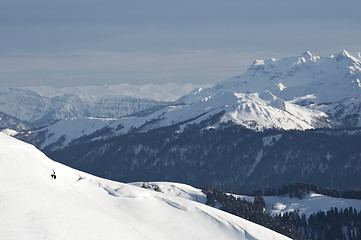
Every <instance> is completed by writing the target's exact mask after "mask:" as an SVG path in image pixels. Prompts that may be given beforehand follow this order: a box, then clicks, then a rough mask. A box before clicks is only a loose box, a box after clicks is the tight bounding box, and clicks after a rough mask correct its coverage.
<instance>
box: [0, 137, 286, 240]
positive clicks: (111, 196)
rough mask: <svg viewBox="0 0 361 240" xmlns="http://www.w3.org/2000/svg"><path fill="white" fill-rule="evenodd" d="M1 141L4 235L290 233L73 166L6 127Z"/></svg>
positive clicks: (0, 224) (0, 222) (0, 235)
mask: <svg viewBox="0 0 361 240" xmlns="http://www.w3.org/2000/svg"><path fill="white" fill-rule="evenodd" d="M0 146H1V148H0V182H1V188H0V200H1V201H0V209H1V214H0V239H4V240H7V239H45V240H48V239H49V240H50V239H51V240H52V239H90V240H91V239H134V240H138V239H139V240H144V239H149V240H152V239H154V240H162V239H164V240H165V239H175V240H177V239H213V238H214V236H217V238H219V239H252V240H254V239H268V238H271V239H276V240H277V239H280V240H281V239H285V240H286V239H289V238H287V237H285V236H283V235H280V234H278V233H275V232H273V231H271V230H269V229H266V228H264V227H261V226H259V225H256V224H254V223H251V222H249V221H246V220H244V219H241V218H239V217H236V216H234V215H231V214H228V213H225V212H222V211H220V210H218V209H214V208H211V207H209V206H206V205H204V204H201V203H198V202H195V201H192V200H189V199H185V198H184V197H183V196H179V197H178V196H174V194H167V192H165V193H159V192H155V191H150V190H147V189H142V188H139V187H137V186H132V185H129V184H124V183H119V182H114V181H109V180H106V179H101V178H98V177H95V176H92V175H89V174H86V173H84V172H80V171H77V170H74V169H71V168H69V167H66V166H64V165H61V164H59V163H56V162H54V161H52V160H50V159H48V158H47V157H46V156H45V155H44V154H43V153H41V152H40V151H38V150H37V149H36V148H35V147H33V146H31V145H29V144H25V143H23V142H20V141H19V140H16V139H14V138H11V137H9V136H7V135H5V134H2V133H0ZM52 174H54V175H55V176H56V179H53V178H52V177H51V175H52Z"/></svg>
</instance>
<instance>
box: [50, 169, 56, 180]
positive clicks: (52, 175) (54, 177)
mask: <svg viewBox="0 0 361 240" xmlns="http://www.w3.org/2000/svg"><path fill="white" fill-rule="evenodd" d="M50 176H51V178H52V179H56V174H55V171H54V169H53V173H52V174H51V175H50Z"/></svg>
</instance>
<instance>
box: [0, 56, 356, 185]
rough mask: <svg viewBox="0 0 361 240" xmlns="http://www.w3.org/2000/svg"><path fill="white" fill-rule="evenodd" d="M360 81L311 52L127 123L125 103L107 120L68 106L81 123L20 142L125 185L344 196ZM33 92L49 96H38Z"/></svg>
mask: <svg viewBox="0 0 361 240" xmlns="http://www.w3.org/2000/svg"><path fill="white" fill-rule="evenodd" d="M360 79H361V62H360V57H359V56H357V57H354V56H352V55H351V54H349V53H348V52H347V51H341V52H340V53H337V54H333V55H331V56H329V57H319V56H316V55H314V54H312V53H310V52H305V53H303V54H301V55H300V56H296V57H288V58H284V59H280V60H276V59H268V60H256V61H254V62H253V63H252V65H251V66H250V67H249V69H248V70H247V71H246V72H245V73H243V74H241V75H239V76H235V77H232V78H229V79H226V80H225V81H223V82H220V83H218V84H216V85H214V86H212V87H205V88H197V89H195V90H193V91H191V92H190V93H188V94H185V95H183V96H181V97H179V98H178V99H176V100H174V99H168V100H169V101H163V100H165V99H163V100H162V101H159V99H157V100H154V98H153V100H151V101H149V100H144V101H145V103H146V104H144V105H142V104H140V106H139V105H137V104H136V103H137V101H138V100H139V99H138V100H135V101H134V102H133V106H134V105H137V106H139V107H138V108H134V109H132V111H131V112H132V113H129V114H125V115H126V116H120V115H121V114H118V115H117V114H114V112H116V111H119V109H122V107H121V106H118V105H117V104H120V102H118V101H114V102H116V104H114V105H113V104H109V105H108V104H104V105H102V104H99V105H97V107H95V108H89V109H95V110H96V111H95V110H94V112H98V113H99V112H106V110H107V109H110V110H111V112H112V113H109V114H108V115H107V114H104V115H102V114H99V115H98V114H95V113H94V112H93V113H91V111H85V110H84V109H85V108H86V107H87V106H88V105H86V104H84V102H83V101H81V100H79V101H76V100H74V101H69V102H68V103H69V104H68V105H67V104H65V105H61V106H62V107H61V108H57V109H58V111H57V113H62V112H63V111H62V110H63V109H67V110H69V111H65V112H67V114H69V113H72V114H73V115H68V116H74V117H72V118H70V117H65V115H64V117H54V116H55V115H56V114H55V115H54V114H46V116H51V117H49V118H44V117H43V119H47V120H46V121H43V123H44V122H47V123H48V124H47V125H46V126H45V127H38V128H36V129H32V130H31V131H20V132H19V133H17V134H16V133H13V134H15V136H16V137H17V138H20V139H23V140H25V141H27V142H30V143H32V144H34V145H36V146H37V147H38V148H40V149H42V150H43V151H45V153H46V154H48V155H49V156H51V157H52V158H53V159H55V160H57V161H59V162H62V163H65V164H67V165H69V166H72V167H74V168H77V169H80V170H83V171H87V172H90V173H93V174H96V175H98V176H102V177H107V178H110V179H114V180H118V181H137V180H140V176H141V177H142V178H143V180H148V181H151V180H167V181H172V180H175V181H180V182H184V183H188V184H193V185H194V184H198V185H202V184H203V185H204V184H212V185H215V186H219V187H223V188H226V189H240V188H246V189H254V188H263V187H274V186H278V185H280V184H283V183H285V182H287V181H290V182H296V181H305V180H309V181H313V182H314V183H316V184H321V185H323V186H329V187H338V188H342V189H344V188H347V187H348V186H352V187H361V186H360V184H359V183H358V181H357V182H355V181H353V180H352V179H355V178H359V177H360V166H361V163H360V158H359V156H361V155H360V154H361V153H360V150H359V149H360V148H359V146H358V144H357V143H358V142H360V136H361V134H360V131H359V128H360V127H361V120H360V111H361V83H360ZM166 87H167V86H165V88H166ZM84 89H85V90H83V91H88V93H89V90H86V89H87V88H84ZM106 89H110V90H109V91H113V90H111V89H112V87H111V86H108V87H107V88H106ZM9 91H11V90H8V92H9ZM27 91H32V92H33V95H34V96H38V95H39V96H41V95H40V91H39V90H38V93H34V91H33V90H29V89H28V90H27ZM42 91H43V93H42V94H43V95H45V94H44V92H48V96H49V97H48V99H51V100H52V101H54V99H56V97H54V96H51V94H50V93H49V90H44V89H43V90H42ZM63 91H65V90H63ZM72 91H73V94H74V90H72ZM92 91H93V92H94V91H95V92H98V93H99V94H100V95H97V96H98V97H97V98H96V99H102V98H104V94H101V92H102V91H100V90H95V89H93V90H92ZM107 91H108V90H107ZM13 92H15V93H16V92H18V90H16V91H13ZM65 92H67V94H66V95H62V96H63V97H62V98H64V96H71V97H70V99H83V98H85V99H89V98H91V95H85V96H84V95H81V96H83V98H82V97H79V96H80V95H77V94H75V95H69V89H67V90H66V91H65ZM70 92H71V91H70ZM79 92H81V91H79ZM52 94H53V95H54V93H52ZM15 95H16V94H14V95H13V97H14V96H15ZM130 95H131V94H130ZM133 95H134V94H133ZM50 96H51V98H50ZM99 96H100V97H99ZM102 96H103V97H102ZM144 96H145V95H144ZM65 98H66V97H65ZM139 101H140V102H142V101H143V100H139ZM65 102H67V101H65ZM73 102H75V103H77V104H75V103H73ZM88 102H91V101H88ZM111 102H112V101H102V103H111ZM114 102H113V103H114ZM3 103H4V104H3V106H6V104H5V103H6V102H4V101H3ZM44 105H47V104H44ZM90 105H91V104H90ZM146 105H147V106H146ZM149 105H150V106H149ZM38 106H39V105H38ZM50 106H55V105H52V104H50ZM4 109H6V108H4ZM7 109H12V108H11V107H7ZM34 109H42V108H41V107H34V108H33V109H32V110H31V111H35V110H34ZM138 110H139V111H138ZM19 112H20V111H19ZM85 112H86V114H88V115H86V114H85ZM4 113H5V114H7V116H11V114H10V112H9V111H4ZM44 116H45V115H44ZM57 116H62V115H61V114H58V115H57ZM15 117H16V118H17V117H20V116H15ZM49 119H50V120H49ZM21 120H22V119H21ZM180 169H182V171H179V170H180Z"/></svg>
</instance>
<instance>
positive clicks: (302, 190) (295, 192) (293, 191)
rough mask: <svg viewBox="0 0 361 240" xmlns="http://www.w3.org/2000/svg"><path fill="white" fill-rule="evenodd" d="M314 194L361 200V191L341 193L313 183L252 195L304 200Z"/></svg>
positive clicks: (287, 186) (286, 186)
mask: <svg viewBox="0 0 361 240" xmlns="http://www.w3.org/2000/svg"><path fill="white" fill-rule="evenodd" d="M310 192H314V193H319V194H322V195H325V196H329V197H335V198H348V199H361V190H357V189H352V190H345V191H340V190H338V189H331V188H326V187H320V186H317V185H315V184H312V183H305V182H298V183H294V184H288V185H283V186H281V187H279V188H278V189H270V188H267V189H264V190H257V191H254V192H253V193H252V195H254V196H255V195H263V196H281V195H286V194H288V195H289V196H290V197H291V198H294V197H296V198H299V199H302V198H303V197H304V196H305V195H306V194H308V193H310Z"/></svg>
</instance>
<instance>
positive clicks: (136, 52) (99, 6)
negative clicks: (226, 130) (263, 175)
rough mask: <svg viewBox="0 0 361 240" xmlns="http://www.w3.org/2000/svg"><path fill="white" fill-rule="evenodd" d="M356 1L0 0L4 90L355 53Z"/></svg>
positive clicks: (180, 79) (360, 42) (182, 75)
mask: <svg viewBox="0 0 361 240" xmlns="http://www.w3.org/2000/svg"><path fill="white" fill-rule="evenodd" d="M360 23H361V1H360V0H343V1H339V0H328V1H326V0H312V1H308V0H303V1H300V0H299V1H293V0H273V1H270V0H258V1H257V0H249V1H241V0H222V1H221V0H217V1H216V0H182V1H176V0H173V1H172V0H1V1H0V34H1V35H0V87H14V86H39V85H46V86H55V87H64V86H75V85H105V84H107V85H110V84H118V83H134V84H145V83H158V84H159V83H160V84H162V83H168V82H175V83H197V84H198V83H216V82H221V81H223V80H224V79H226V78H228V77H231V76H234V75H238V74H240V73H242V72H243V71H245V69H246V68H247V67H248V66H249V65H250V64H251V63H252V62H253V60H255V59H267V58H271V57H274V58H283V57H288V56H297V55H301V54H302V53H303V52H304V51H306V50H309V51H311V52H312V53H314V54H316V55H321V56H328V55H331V54H332V53H337V52H340V51H341V50H342V49H346V50H347V51H349V52H351V53H353V52H360V51H361V30H360V29H361V28H360Z"/></svg>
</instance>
